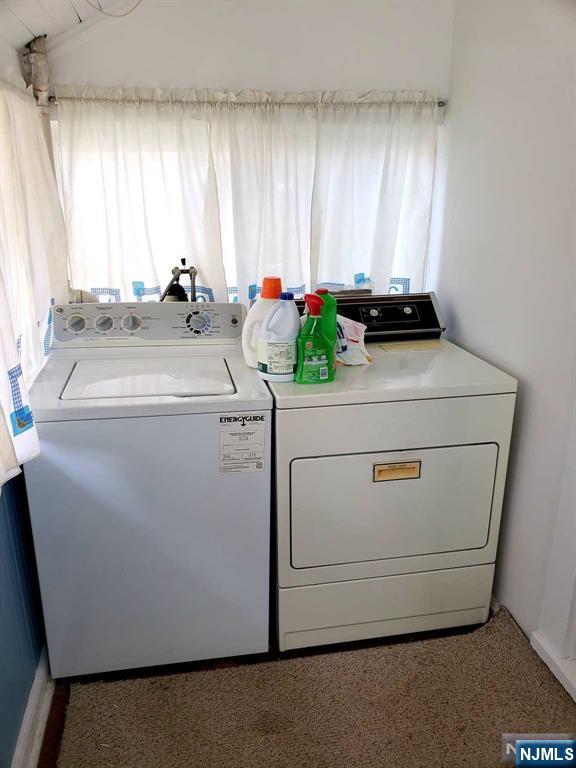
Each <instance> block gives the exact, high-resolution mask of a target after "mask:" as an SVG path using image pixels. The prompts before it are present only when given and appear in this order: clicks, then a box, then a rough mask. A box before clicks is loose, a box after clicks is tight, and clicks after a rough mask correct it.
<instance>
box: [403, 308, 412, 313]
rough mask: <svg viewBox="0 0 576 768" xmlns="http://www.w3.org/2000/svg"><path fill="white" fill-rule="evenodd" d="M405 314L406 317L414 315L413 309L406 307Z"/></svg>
mask: <svg viewBox="0 0 576 768" xmlns="http://www.w3.org/2000/svg"><path fill="white" fill-rule="evenodd" d="M404 314H405V315H411V314H412V307H404Z"/></svg>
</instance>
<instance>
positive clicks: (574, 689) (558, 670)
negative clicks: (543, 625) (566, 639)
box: [530, 631, 576, 701]
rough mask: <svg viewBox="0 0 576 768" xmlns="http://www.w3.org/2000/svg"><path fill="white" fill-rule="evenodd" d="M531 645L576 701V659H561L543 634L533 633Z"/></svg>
mask: <svg viewBox="0 0 576 768" xmlns="http://www.w3.org/2000/svg"><path fill="white" fill-rule="evenodd" d="M530 644H531V646H532V648H534V650H535V651H536V653H537V654H538V656H540V658H541V659H542V661H544V663H545V664H547V665H548V666H549V667H550V669H551V670H552V672H553V674H554V676H555V677H557V678H558V680H559V681H560V682H561V683H562V685H563V686H564V688H566V690H567V691H568V693H569V694H570V696H572V698H573V699H574V701H576V659H561V658H560V656H559V655H558V653H557V651H556V650H555V649H554V648H553V647H552V646H551V645H550V643H549V642H548V640H546V638H545V637H544V635H543V634H542V633H541V632H538V631H537V632H533V633H532V635H531V636H530Z"/></svg>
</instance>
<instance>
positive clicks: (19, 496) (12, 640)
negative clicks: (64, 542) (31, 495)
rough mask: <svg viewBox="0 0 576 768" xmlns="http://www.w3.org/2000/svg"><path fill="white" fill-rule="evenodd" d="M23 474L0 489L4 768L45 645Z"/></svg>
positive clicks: (0, 746) (0, 739) (0, 751)
mask: <svg viewBox="0 0 576 768" xmlns="http://www.w3.org/2000/svg"><path fill="white" fill-rule="evenodd" d="M43 634H44V633H43V628H42V620H41V611H40V600H39V592H38V582H37V577H36V566H35V562H34V551H33V547H32V536H31V531H30V521H29V517H28V505H27V503H26V490H25V486H24V478H23V476H22V475H19V476H18V477H15V478H14V479H13V480H11V481H10V482H8V483H6V484H5V485H4V486H2V490H1V491H0V768H10V764H11V762H12V756H13V753H14V748H15V746H16V740H17V738H18V733H19V731H20V725H21V722H22V716H23V714H24V710H25V709H26V703H27V701H28V694H29V693H30V688H31V686H32V681H33V680H34V673H35V672H36V667H37V664H38V659H39V657H40V651H41V649H42V646H43V644H44V639H43Z"/></svg>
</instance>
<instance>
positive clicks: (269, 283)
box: [242, 277, 282, 368]
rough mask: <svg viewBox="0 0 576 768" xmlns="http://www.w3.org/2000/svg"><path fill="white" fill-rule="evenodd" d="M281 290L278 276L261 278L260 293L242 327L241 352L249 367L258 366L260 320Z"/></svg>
mask: <svg viewBox="0 0 576 768" xmlns="http://www.w3.org/2000/svg"><path fill="white" fill-rule="evenodd" d="M281 291H282V280H281V278H279V277H265V278H264V279H263V280H262V293H261V294H260V298H259V299H256V301H255V302H254V304H252V306H251V307H250V309H249V311H248V315H247V317H246V321H245V322H244V327H243V328H242V352H243V353H244V361H245V362H246V365H249V366H250V367H251V368H257V367H258V331H259V329H260V325H261V324H262V321H263V320H264V318H265V317H266V315H267V314H268V312H270V309H271V308H272V307H273V306H274V305H275V304H276V303H277V301H278V299H279V298H280V293H281Z"/></svg>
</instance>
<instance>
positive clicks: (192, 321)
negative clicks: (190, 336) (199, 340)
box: [186, 312, 208, 331]
mask: <svg viewBox="0 0 576 768" xmlns="http://www.w3.org/2000/svg"><path fill="white" fill-rule="evenodd" d="M207 324H208V318H207V317H206V315H205V314H204V313H203V312H190V314H189V315H188V317H187V318H186V325H187V326H188V328H189V329H190V330H191V331H203V330H204V328H206V326H207Z"/></svg>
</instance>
